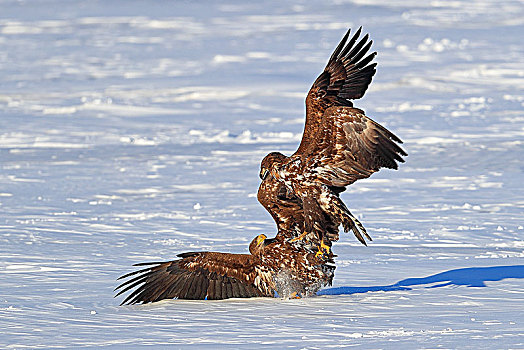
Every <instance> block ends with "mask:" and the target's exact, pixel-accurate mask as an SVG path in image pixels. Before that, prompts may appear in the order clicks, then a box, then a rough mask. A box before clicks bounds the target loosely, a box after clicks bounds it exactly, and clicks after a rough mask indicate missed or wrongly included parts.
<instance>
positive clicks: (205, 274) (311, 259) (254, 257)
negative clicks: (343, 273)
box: [115, 234, 335, 305]
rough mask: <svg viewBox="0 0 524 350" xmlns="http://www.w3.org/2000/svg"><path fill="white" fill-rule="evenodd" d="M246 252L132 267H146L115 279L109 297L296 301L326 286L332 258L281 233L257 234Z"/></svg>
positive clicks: (141, 300)
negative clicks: (317, 253) (115, 292)
mask: <svg viewBox="0 0 524 350" xmlns="http://www.w3.org/2000/svg"><path fill="white" fill-rule="evenodd" d="M249 252H250V254H230V253H218V252H188V253H182V254H178V255H177V257H178V258H179V259H176V260H172V261H165V262H149V263H139V264H135V265H134V266H147V267H145V268H143V269H140V270H137V271H134V272H131V273H128V274H125V275H123V276H122V277H120V278H119V280H120V279H127V280H126V281H124V282H123V283H122V284H120V285H119V286H118V287H116V288H115V291H117V290H119V291H118V293H117V294H116V295H115V297H117V296H119V295H121V294H123V293H125V292H127V291H130V290H132V291H131V292H130V293H129V295H127V297H126V298H125V299H124V300H123V301H122V303H121V304H120V305H124V304H135V303H142V304H145V303H150V302H156V301H160V300H163V299H193V300H218V299H227V298H249V297H274V296H275V295H278V296H280V297H283V298H300V297H302V296H309V295H312V294H314V293H316V292H317V291H318V290H319V289H320V288H321V287H323V286H325V285H331V283H332V280H333V271H334V270H335V266H334V262H333V260H332V259H330V258H328V257H325V256H317V255H316V254H314V252H312V251H310V250H307V249H302V247H301V245H300V244H297V243H296V242H289V241H288V240H287V239H285V238H284V237H283V236H281V235H277V236H276V237H275V238H267V237H266V235H264V234H261V235H258V236H257V237H255V238H254V239H253V241H252V242H251V243H250V245H249Z"/></svg>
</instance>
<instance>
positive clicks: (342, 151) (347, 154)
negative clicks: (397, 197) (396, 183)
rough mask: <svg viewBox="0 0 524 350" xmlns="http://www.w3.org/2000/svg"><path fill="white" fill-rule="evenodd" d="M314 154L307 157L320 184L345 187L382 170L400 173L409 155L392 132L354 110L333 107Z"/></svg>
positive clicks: (325, 117) (359, 111)
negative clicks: (399, 163) (399, 166)
mask: <svg viewBox="0 0 524 350" xmlns="http://www.w3.org/2000/svg"><path fill="white" fill-rule="evenodd" d="M322 127H323V129H322V132H321V133H320V134H319V135H318V138H317V139H316V141H315V143H314V145H313V147H311V148H310V150H311V153H310V154H307V155H305V157H306V158H307V159H308V163H309V164H312V165H313V164H314V165H313V167H312V168H309V169H306V171H310V172H312V173H314V174H316V177H317V178H318V179H319V180H320V182H322V183H324V184H326V185H328V186H337V187H344V186H348V185H350V184H352V183H353V182H355V181H356V180H358V179H363V178H367V177H369V176H371V174H373V173H374V172H376V171H378V170H379V169H380V168H390V169H397V167H398V164H397V162H402V163H403V162H404V159H403V158H402V156H407V153H406V152H405V151H404V150H403V149H402V148H401V147H400V146H399V145H398V144H397V143H402V141H401V140H400V139H399V138H398V137H397V136H395V135H394V134H393V133H391V132H390V131H389V130H387V129H386V128H384V127H383V126H381V125H380V124H378V123H376V122H375V121H373V120H372V119H370V118H368V117H366V116H365V115H364V112H363V111H362V110H360V109H357V108H351V107H331V108H329V109H328V110H326V112H325V114H324V116H323V120H322Z"/></svg>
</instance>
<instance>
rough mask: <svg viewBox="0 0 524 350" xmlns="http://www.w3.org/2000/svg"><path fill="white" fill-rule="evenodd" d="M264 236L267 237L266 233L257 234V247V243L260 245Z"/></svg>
mask: <svg viewBox="0 0 524 350" xmlns="http://www.w3.org/2000/svg"><path fill="white" fill-rule="evenodd" d="M266 238H267V236H266V235H258V237H257V247H258V246H259V245H261V244H262V242H264V240H265V239H266Z"/></svg>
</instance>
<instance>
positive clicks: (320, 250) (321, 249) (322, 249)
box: [315, 241, 331, 258]
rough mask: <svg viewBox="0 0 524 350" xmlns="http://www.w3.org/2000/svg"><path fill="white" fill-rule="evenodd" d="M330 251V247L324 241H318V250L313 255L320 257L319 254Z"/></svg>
mask: <svg viewBox="0 0 524 350" xmlns="http://www.w3.org/2000/svg"><path fill="white" fill-rule="evenodd" d="M330 252H331V249H330V248H329V246H328V245H326V244H325V243H324V241H321V242H320V247H318V252H317V253H316V254H315V257H317V258H318V257H320V256H321V255H322V256H323V255H324V253H326V254H329V253H330Z"/></svg>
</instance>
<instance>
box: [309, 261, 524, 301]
mask: <svg viewBox="0 0 524 350" xmlns="http://www.w3.org/2000/svg"><path fill="white" fill-rule="evenodd" d="M506 278H524V265H513V266H493V267H467V268H463V269H455V270H449V271H445V272H441V273H437V274H436V275H431V276H428V277H422V278H407V279H405V280H402V281H399V282H397V283H395V284H391V285H388V286H371V287H335V288H328V289H324V290H321V291H319V292H318V293H317V295H343V294H355V293H367V292H378V291H382V292H390V291H396V290H411V288H409V286H417V285H422V284H430V283H438V284H436V285H432V286H428V287H426V288H438V287H444V286H449V285H455V286H466V287H486V284H485V282H486V281H500V280H503V279H506Z"/></svg>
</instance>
